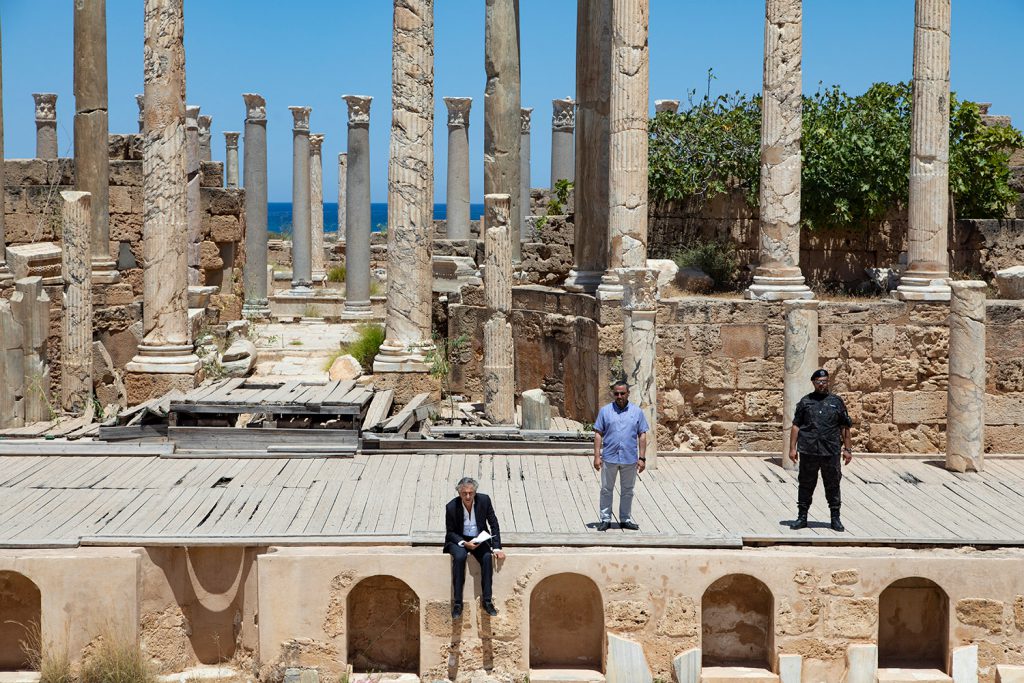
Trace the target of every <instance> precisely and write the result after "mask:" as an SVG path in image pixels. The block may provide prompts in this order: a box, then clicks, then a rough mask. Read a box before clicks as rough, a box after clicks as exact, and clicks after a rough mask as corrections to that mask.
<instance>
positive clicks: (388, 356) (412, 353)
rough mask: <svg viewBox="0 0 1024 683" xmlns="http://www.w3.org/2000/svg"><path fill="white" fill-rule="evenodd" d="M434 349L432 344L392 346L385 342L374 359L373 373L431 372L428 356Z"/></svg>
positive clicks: (416, 343)
mask: <svg viewBox="0 0 1024 683" xmlns="http://www.w3.org/2000/svg"><path fill="white" fill-rule="evenodd" d="M434 348H435V347H434V345H433V343H431V342H413V343H411V344H405V345H396V346H392V345H389V344H388V343H387V341H385V342H384V343H383V344H381V346H380V351H379V352H378V353H377V357H376V358H374V359H373V372H374V374H376V373H378V372H430V362H429V361H428V360H427V355H428V354H429V353H430V352H431V351H433V350H434Z"/></svg>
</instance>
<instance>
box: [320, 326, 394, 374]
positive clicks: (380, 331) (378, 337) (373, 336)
mask: <svg viewBox="0 0 1024 683" xmlns="http://www.w3.org/2000/svg"><path fill="white" fill-rule="evenodd" d="M356 332H358V333H359V337H357V338H356V340H355V341H352V342H349V343H348V344H345V345H344V346H342V355H343V354H346V353H347V354H349V355H351V356H352V357H353V358H355V359H356V360H357V361H359V364H360V365H361V366H363V370H365V371H366V372H372V371H373V359H374V358H376V356H377V352H378V351H380V345H381V344H383V343H384V327H383V326H382V325H377V324H375V323H363V324H362V325H359V326H358V327H356ZM331 361H332V362H333V359H331Z"/></svg>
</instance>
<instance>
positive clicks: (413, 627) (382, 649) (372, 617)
mask: <svg viewBox="0 0 1024 683" xmlns="http://www.w3.org/2000/svg"><path fill="white" fill-rule="evenodd" d="M346 612H347V625H348V628H347V634H348V635H347V637H348V663H349V664H351V665H352V667H353V669H354V670H355V671H359V672H371V671H373V672H388V673H391V672H394V673H415V674H418V673H419V668H420V599H419V597H418V596H417V595H416V592H415V591H413V589H412V588H410V587H409V585H408V584H407V583H405V582H404V581H401V580H400V579H396V578H395V577H393V576H371V577H368V578H365V579H363V580H362V581H360V582H359V583H357V584H356V585H355V586H354V587H353V588H352V590H351V591H350V592H349V594H348V600H347V605H346Z"/></svg>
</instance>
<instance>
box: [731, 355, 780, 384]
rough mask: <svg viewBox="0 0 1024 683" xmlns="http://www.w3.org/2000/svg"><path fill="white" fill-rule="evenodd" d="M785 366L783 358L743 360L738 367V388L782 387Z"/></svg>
mask: <svg viewBox="0 0 1024 683" xmlns="http://www.w3.org/2000/svg"><path fill="white" fill-rule="evenodd" d="M783 374H784V366H783V361H782V359H781V358H763V359H749V360H741V361H740V363H739V366H738V368H737V378H736V388H737V389H781V388H782V380H783Z"/></svg>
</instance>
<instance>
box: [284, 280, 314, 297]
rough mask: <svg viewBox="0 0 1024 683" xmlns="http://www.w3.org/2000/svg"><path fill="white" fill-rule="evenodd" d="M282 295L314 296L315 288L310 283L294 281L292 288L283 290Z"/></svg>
mask: <svg viewBox="0 0 1024 683" xmlns="http://www.w3.org/2000/svg"><path fill="white" fill-rule="evenodd" d="M281 295H282V296H313V288H312V287H311V286H310V285H309V284H302V283H296V282H293V283H292V288H291V289H289V290H288V291H285V292H281Z"/></svg>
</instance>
